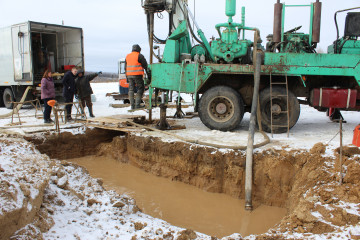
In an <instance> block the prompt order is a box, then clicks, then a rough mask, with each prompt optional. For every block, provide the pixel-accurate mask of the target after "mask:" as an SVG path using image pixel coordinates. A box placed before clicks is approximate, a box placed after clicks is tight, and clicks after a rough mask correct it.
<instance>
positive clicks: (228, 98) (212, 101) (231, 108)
mask: <svg viewBox="0 0 360 240" xmlns="http://www.w3.org/2000/svg"><path fill="white" fill-rule="evenodd" d="M198 111H199V117H200V119H201V121H202V122H203V123H204V124H205V126H207V127H208V128H210V129H216V130H220V131H230V130H233V129H234V128H236V127H237V126H239V124H240V122H241V120H242V118H243V116H244V102H243V100H242V98H241V96H240V94H239V93H238V92H236V91H235V90H234V89H232V88H230V87H227V86H217V87H213V88H210V89H209V90H207V91H206V92H205V93H204V94H203V95H202V97H201V98H200V101H199V104H198Z"/></svg>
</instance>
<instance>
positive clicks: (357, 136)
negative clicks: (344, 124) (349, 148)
mask: <svg viewBox="0 0 360 240" xmlns="http://www.w3.org/2000/svg"><path fill="white" fill-rule="evenodd" d="M352 144H354V145H355V146H357V147H360V125H357V126H356V128H355V130H354V138H353V142H352Z"/></svg>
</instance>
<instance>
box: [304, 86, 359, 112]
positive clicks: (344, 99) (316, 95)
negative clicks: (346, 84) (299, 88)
mask: <svg viewBox="0 0 360 240" xmlns="http://www.w3.org/2000/svg"><path fill="white" fill-rule="evenodd" d="M357 94H358V93H357V90H355V89H343V88H338V89H336V88H315V89H313V90H312V92H311V96H310V102H311V105H312V106H314V107H324V108H344V109H348V108H354V107H355V106H356V97H357Z"/></svg>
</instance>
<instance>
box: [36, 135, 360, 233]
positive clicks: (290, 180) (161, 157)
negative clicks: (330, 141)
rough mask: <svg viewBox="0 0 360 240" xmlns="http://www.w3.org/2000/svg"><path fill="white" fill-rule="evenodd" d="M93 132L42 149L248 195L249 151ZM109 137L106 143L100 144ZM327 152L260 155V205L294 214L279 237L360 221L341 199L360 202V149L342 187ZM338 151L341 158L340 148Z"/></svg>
mask: <svg viewBox="0 0 360 240" xmlns="http://www.w3.org/2000/svg"><path fill="white" fill-rule="evenodd" d="M93 131H94V130H92V131H90V133H89V132H87V134H86V135H83V136H81V135H80V136H73V137H72V136H70V135H71V134H70V135H66V138H68V139H66V141H65V140H61V139H60V140H59V139H58V140H57V139H56V138H49V139H50V140H49V141H45V142H43V143H38V149H39V150H40V151H41V152H42V153H47V154H48V155H50V156H53V157H56V158H59V159H67V158H76V157H80V156H85V155H92V154H95V153H96V154H98V155H100V156H108V157H111V158H114V159H117V160H119V161H122V162H128V163H130V164H132V165H135V166H137V167H139V168H141V169H143V170H145V171H147V172H151V173H152V174H154V175H157V176H161V177H167V178H170V179H172V180H174V181H181V182H184V183H187V184H190V185H193V186H196V187H198V188H201V189H203V190H205V191H209V192H216V193H225V194H228V195H230V196H233V197H236V198H244V183H245V159H246V156H245V152H243V151H229V152H221V151H217V150H216V149H214V148H208V147H203V146H198V145H191V144H187V143H182V142H170V143H169V142H163V141H161V140H160V139H157V138H153V137H141V136H135V135H126V136H112V134H114V133H112V134H109V135H107V134H105V133H104V132H103V133H101V131H100V133H99V132H93ZM105 132H106V131H105ZM97 134H100V137H98V136H97ZM110 137H113V138H111V139H112V141H111V140H110ZM69 139H71V140H69ZM103 139H106V140H105V143H101V144H99V143H100V142H101V140H103ZM80 140H81V141H82V143H84V142H86V143H88V142H91V147H90V148H89V147H88V146H86V147H84V148H83V149H82V150H81V151H69V152H68V153H67V154H63V150H64V147H62V146H63V145H62V144H63V143H64V142H65V143H68V144H65V148H70V147H71V146H69V145H71V144H69V142H70V143H73V144H79V147H81V144H80V143H78V142H79V141H80ZM53 144H57V148H56V152H55V153H50V154H49V150H51V151H52V150H53V149H54V148H51V147H49V146H52V145H53ZM46 146H47V147H46ZM325 150H326V146H325V145H323V144H321V143H319V144H316V145H314V147H313V148H312V149H311V150H310V151H304V150H291V151H286V150H284V149H282V150H275V149H267V150H263V151H257V152H256V153H255V154H254V183H253V200H254V207H256V206H258V205H260V204H265V205H269V206H278V207H286V208H287V209H288V213H289V214H288V215H287V216H286V217H285V218H284V219H283V220H282V221H281V222H280V223H279V224H278V226H277V227H276V228H274V231H273V235H272V236H271V237H272V238H273V239H276V238H278V236H279V234H281V233H284V232H287V231H290V232H300V233H304V232H311V233H326V232H332V231H334V230H336V227H340V226H344V225H349V224H350V225H352V224H357V223H359V222H360V220H359V217H358V216H356V215H353V214H351V213H349V212H348V211H346V210H343V208H341V207H340V206H339V202H340V201H344V202H349V203H358V202H359V199H360V180H359V179H360V158H359V157H356V156H355V157H354V154H358V152H357V151H356V150H354V149H352V148H348V149H346V154H345V157H344V166H345V168H344V169H345V173H344V183H343V184H342V185H340V184H338V175H339V174H338V171H339V164H338V161H337V160H336V158H329V157H324V156H323V155H322V154H323V153H324V152H325ZM81 153H82V155H81ZM334 154H335V157H337V156H338V153H337V151H335V152H334ZM324 206H327V207H326V208H325V207H324ZM313 212H318V213H320V214H321V216H322V219H323V220H322V221H320V220H319V218H317V217H314V215H313ZM261 237H262V236H259V238H260V239H261ZM268 237H270V236H268V235H267V237H266V238H268Z"/></svg>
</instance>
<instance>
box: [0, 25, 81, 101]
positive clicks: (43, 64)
mask: <svg viewBox="0 0 360 240" xmlns="http://www.w3.org/2000/svg"><path fill="white" fill-rule="evenodd" d="M73 65H74V66H78V67H84V43H83V30H82V29H81V28H77V27H69V26H62V25H55V24H48V23H39V22H32V21H29V22H25V23H20V24H15V25H12V26H9V27H5V28H0V106H1V105H2V106H4V105H5V107H7V108H11V107H12V104H11V102H13V101H19V99H20V98H21V97H22V95H23V94H24V92H25V89H26V88H27V87H28V86H33V88H32V91H31V93H29V94H28V96H27V99H34V98H36V97H39V96H40V91H39V89H40V87H39V86H40V82H41V78H42V75H43V73H44V71H45V69H46V68H51V70H52V72H53V73H54V72H56V73H59V74H55V75H56V76H57V77H55V78H54V80H55V88H56V96H57V97H60V96H61V93H62V81H61V76H62V75H63V74H61V73H64V72H65V71H66V70H67V69H68V68H71V66H73Z"/></svg>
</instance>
